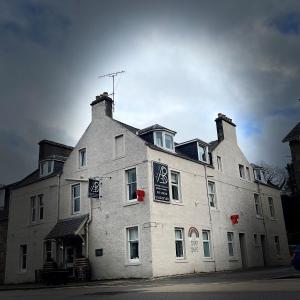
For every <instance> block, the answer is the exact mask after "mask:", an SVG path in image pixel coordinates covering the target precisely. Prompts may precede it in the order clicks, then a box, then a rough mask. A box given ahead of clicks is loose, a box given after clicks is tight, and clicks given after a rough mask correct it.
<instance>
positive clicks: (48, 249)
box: [45, 241, 52, 261]
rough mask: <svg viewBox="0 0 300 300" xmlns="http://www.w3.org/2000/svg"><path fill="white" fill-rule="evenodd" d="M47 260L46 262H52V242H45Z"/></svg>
mask: <svg viewBox="0 0 300 300" xmlns="http://www.w3.org/2000/svg"><path fill="white" fill-rule="evenodd" d="M45 260H46V261H51V260H52V243H51V241H46V242H45Z"/></svg>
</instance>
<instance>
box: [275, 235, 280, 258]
mask: <svg viewBox="0 0 300 300" xmlns="http://www.w3.org/2000/svg"><path fill="white" fill-rule="evenodd" d="M274 244H275V253H276V255H277V256H280V255H281V247H280V239H279V235H274Z"/></svg>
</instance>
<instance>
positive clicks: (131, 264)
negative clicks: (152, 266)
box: [125, 261, 142, 267]
mask: <svg viewBox="0 0 300 300" xmlns="http://www.w3.org/2000/svg"><path fill="white" fill-rule="evenodd" d="M141 264H142V263H141V262H140V261H136V262H128V263H126V264H125V266H126V267H130V266H140V265H141Z"/></svg>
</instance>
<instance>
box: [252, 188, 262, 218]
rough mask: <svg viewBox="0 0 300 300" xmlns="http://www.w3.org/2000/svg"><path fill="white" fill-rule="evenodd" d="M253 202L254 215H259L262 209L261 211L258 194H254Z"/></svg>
mask: <svg viewBox="0 0 300 300" xmlns="http://www.w3.org/2000/svg"><path fill="white" fill-rule="evenodd" d="M254 203H255V211H256V216H258V217H261V216H262V211H261V204H260V197H259V195H258V194H254Z"/></svg>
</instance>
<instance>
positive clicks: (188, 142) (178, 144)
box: [175, 138, 208, 147]
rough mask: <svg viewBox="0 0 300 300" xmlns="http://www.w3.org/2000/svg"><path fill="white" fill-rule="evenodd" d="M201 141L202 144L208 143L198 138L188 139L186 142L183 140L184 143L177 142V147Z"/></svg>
mask: <svg viewBox="0 0 300 300" xmlns="http://www.w3.org/2000/svg"><path fill="white" fill-rule="evenodd" d="M195 142H197V143H199V144H200V145H205V146H206V145H208V144H207V143H206V142H204V141H202V140H200V139H198V138H196V139H193V140H189V141H186V142H182V143H175V147H180V146H182V145H186V144H190V143H195Z"/></svg>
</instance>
